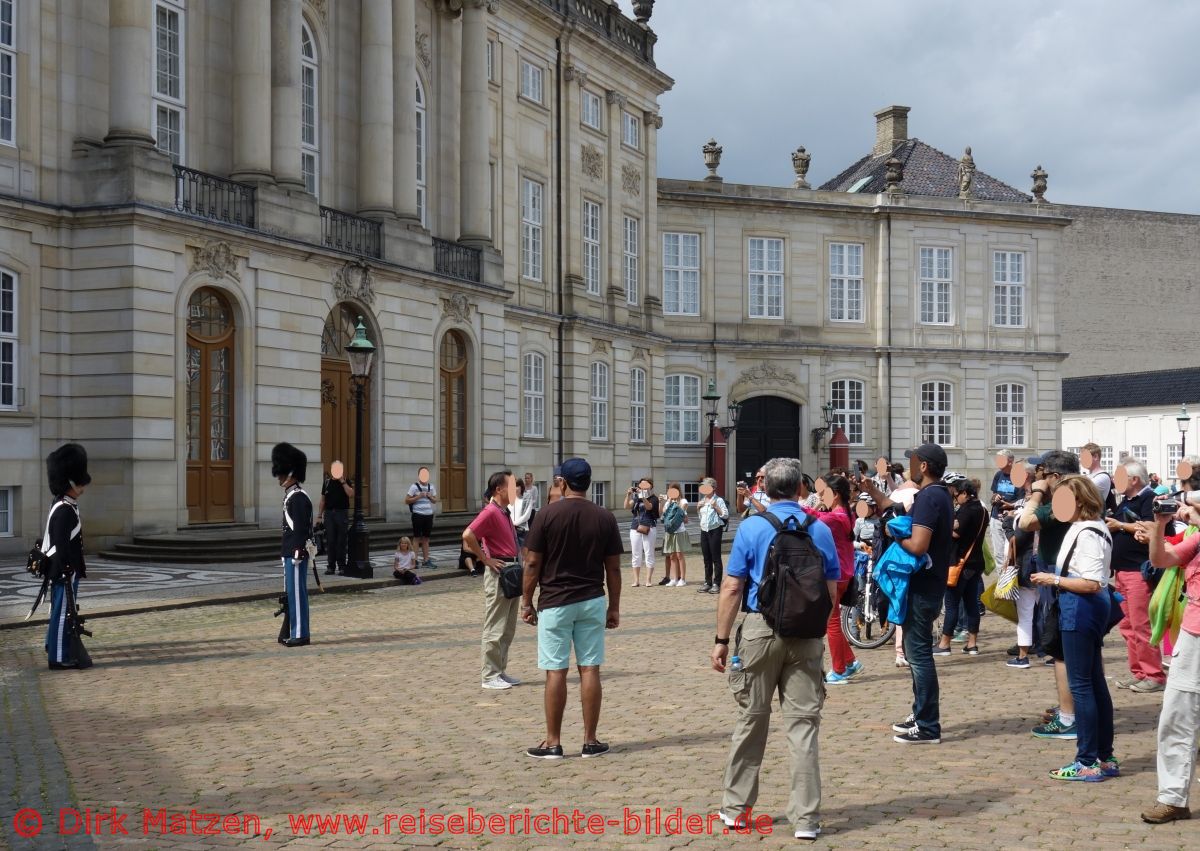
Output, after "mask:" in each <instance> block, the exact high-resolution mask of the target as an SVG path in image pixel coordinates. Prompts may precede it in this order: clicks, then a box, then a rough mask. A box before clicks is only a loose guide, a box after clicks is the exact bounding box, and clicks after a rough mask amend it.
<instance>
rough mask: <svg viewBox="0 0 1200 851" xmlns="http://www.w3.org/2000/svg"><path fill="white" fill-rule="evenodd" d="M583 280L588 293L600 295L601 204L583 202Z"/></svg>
mask: <svg viewBox="0 0 1200 851" xmlns="http://www.w3.org/2000/svg"><path fill="white" fill-rule="evenodd" d="M583 280H584V282H585V283H586V284H587V291H588V295H600V205H599V204H597V203H595V202H594V201H584V202H583Z"/></svg>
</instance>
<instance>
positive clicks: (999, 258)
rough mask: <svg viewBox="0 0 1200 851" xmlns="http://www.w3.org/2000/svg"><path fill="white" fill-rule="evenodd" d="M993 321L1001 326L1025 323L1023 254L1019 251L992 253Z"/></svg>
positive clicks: (1015, 326) (1012, 326)
mask: <svg viewBox="0 0 1200 851" xmlns="http://www.w3.org/2000/svg"><path fill="white" fill-rule="evenodd" d="M992 300H993V308H994V310H993V320H992V321H993V322H994V323H995V324H996V325H998V326H1001V327H1007V328H1021V327H1023V326H1024V325H1025V255H1024V254H1023V253H1022V252H1020V251H995V252H993V253H992Z"/></svg>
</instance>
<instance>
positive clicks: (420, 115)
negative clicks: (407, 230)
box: [417, 77, 426, 225]
mask: <svg viewBox="0 0 1200 851" xmlns="http://www.w3.org/2000/svg"><path fill="white" fill-rule="evenodd" d="M425 185H426V180H425V89H423V88H422V87H421V78H420V77H418V78H417V215H418V216H420V217H421V224H422V225H424V224H425V195H426V193H425Z"/></svg>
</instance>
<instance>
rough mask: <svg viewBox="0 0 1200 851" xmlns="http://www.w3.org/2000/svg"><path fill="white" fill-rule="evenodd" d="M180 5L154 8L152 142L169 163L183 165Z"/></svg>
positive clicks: (176, 0)
mask: <svg viewBox="0 0 1200 851" xmlns="http://www.w3.org/2000/svg"><path fill="white" fill-rule="evenodd" d="M184 67H185V66H184V57H183V2H182V0H158V2H156V3H155V4H154V99H153V118H154V138H155V139H156V140H157V142H158V149H159V150H160V151H162V152H163V153H164V154H167V155H168V156H170V158H171V160H172V162H175V163H182V162H183V136H184V120H183V119H184V110H185V107H186V105H185V103H184V79H183V69H184Z"/></svg>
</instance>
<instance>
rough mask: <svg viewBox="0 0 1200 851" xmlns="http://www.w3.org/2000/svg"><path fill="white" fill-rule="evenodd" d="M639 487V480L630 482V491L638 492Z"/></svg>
mask: <svg viewBox="0 0 1200 851" xmlns="http://www.w3.org/2000/svg"><path fill="white" fill-rule="evenodd" d="M637 486H638V480H637V479H634V480H633V481H632V482H630V483H629V489H630V490H631V491H635V490H637Z"/></svg>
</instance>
